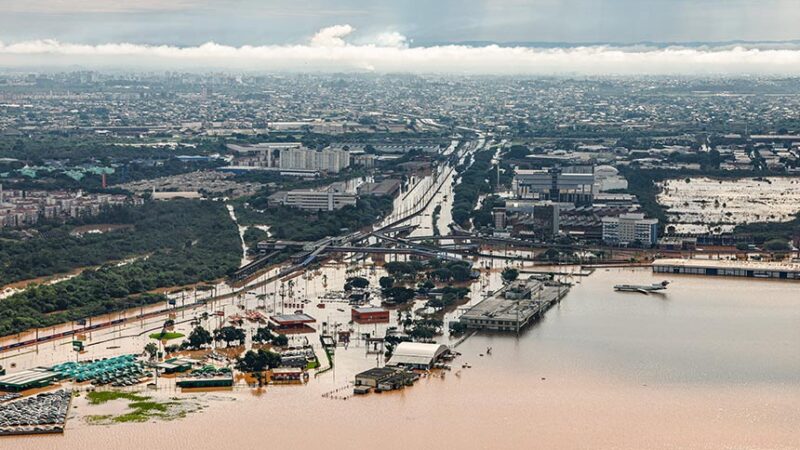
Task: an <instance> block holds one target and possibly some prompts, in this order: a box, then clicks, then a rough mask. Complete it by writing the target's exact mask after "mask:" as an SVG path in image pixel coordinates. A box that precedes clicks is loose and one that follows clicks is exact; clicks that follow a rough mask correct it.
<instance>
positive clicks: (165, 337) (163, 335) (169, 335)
mask: <svg viewBox="0 0 800 450" xmlns="http://www.w3.org/2000/svg"><path fill="white" fill-rule="evenodd" d="M184 336H185V335H184V334H182V333H175V332H158V333H153V334H151V335H150V336H148V337H149V338H150V339H155V340H157V341H171V340H173V339H180V338H182V337H184Z"/></svg>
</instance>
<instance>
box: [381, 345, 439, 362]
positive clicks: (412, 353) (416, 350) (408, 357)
mask: <svg viewBox="0 0 800 450" xmlns="http://www.w3.org/2000/svg"><path fill="white" fill-rule="evenodd" d="M446 351H447V346H446V345H442V344H425V343H422V342H401V343H399V344H398V345H397V348H396V349H395V350H394V353H392V357H391V358H390V359H389V362H388V363H387V364H390V365H429V364H431V363H432V362H433V361H434V360H435V359H436V358H438V357H439V355H441V354H442V353H444V352H446Z"/></svg>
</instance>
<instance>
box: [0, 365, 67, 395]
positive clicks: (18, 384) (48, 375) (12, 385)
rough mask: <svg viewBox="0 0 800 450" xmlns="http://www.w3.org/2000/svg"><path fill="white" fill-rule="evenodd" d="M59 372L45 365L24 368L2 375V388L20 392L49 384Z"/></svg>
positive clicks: (0, 387) (0, 382)
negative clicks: (20, 370)
mask: <svg viewBox="0 0 800 450" xmlns="http://www.w3.org/2000/svg"><path fill="white" fill-rule="evenodd" d="M56 379H58V374H57V373H56V372H53V371H51V370H49V369H46V368H44V367H36V368H34V369H29V370H23V371H22V372H17V373H11V374H8V375H4V376H2V377H0V390H4V391H12V392H19V391H25V390H28V389H34V388H41V387H45V386H49V385H50V384H51V383H52V382H53V381H55V380H56Z"/></svg>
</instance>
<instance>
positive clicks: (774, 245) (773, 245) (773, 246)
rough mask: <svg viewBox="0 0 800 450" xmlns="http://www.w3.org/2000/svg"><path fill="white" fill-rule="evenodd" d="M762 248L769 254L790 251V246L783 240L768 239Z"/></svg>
mask: <svg viewBox="0 0 800 450" xmlns="http://www.w3.org/2000/svg"><path fill="white" fill-rule="evenodd" d="M764 248H765V249H767V250H769V251H771V252H785V251H787V250H789V249H791V246H790V245H789V242H788V241H786V240H784V239H770V240H768V241H767V242H765V243H764Z"/></svg>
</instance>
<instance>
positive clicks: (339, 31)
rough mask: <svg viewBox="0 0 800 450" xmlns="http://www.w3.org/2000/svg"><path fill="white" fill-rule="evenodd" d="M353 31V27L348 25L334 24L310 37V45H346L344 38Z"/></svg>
mask: <svg viewBox="0 0 800 450" xmlns="http://www.w3.org/2000/svg"><path fill="white" fill-rule="evenodd" d="M353 31H355V28H353V27H351V26H350V25H334V26H332V27H327V28H323V29H321V30H319V31H318V32H317V34H315V35H314V36H312V37H311V45H312V46H314V47H344V46H346V45H347V43H346V42H345V41H344V38H346V37H347V36H349V35H350V34H351V33H352V32H353Z"/></svg>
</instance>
